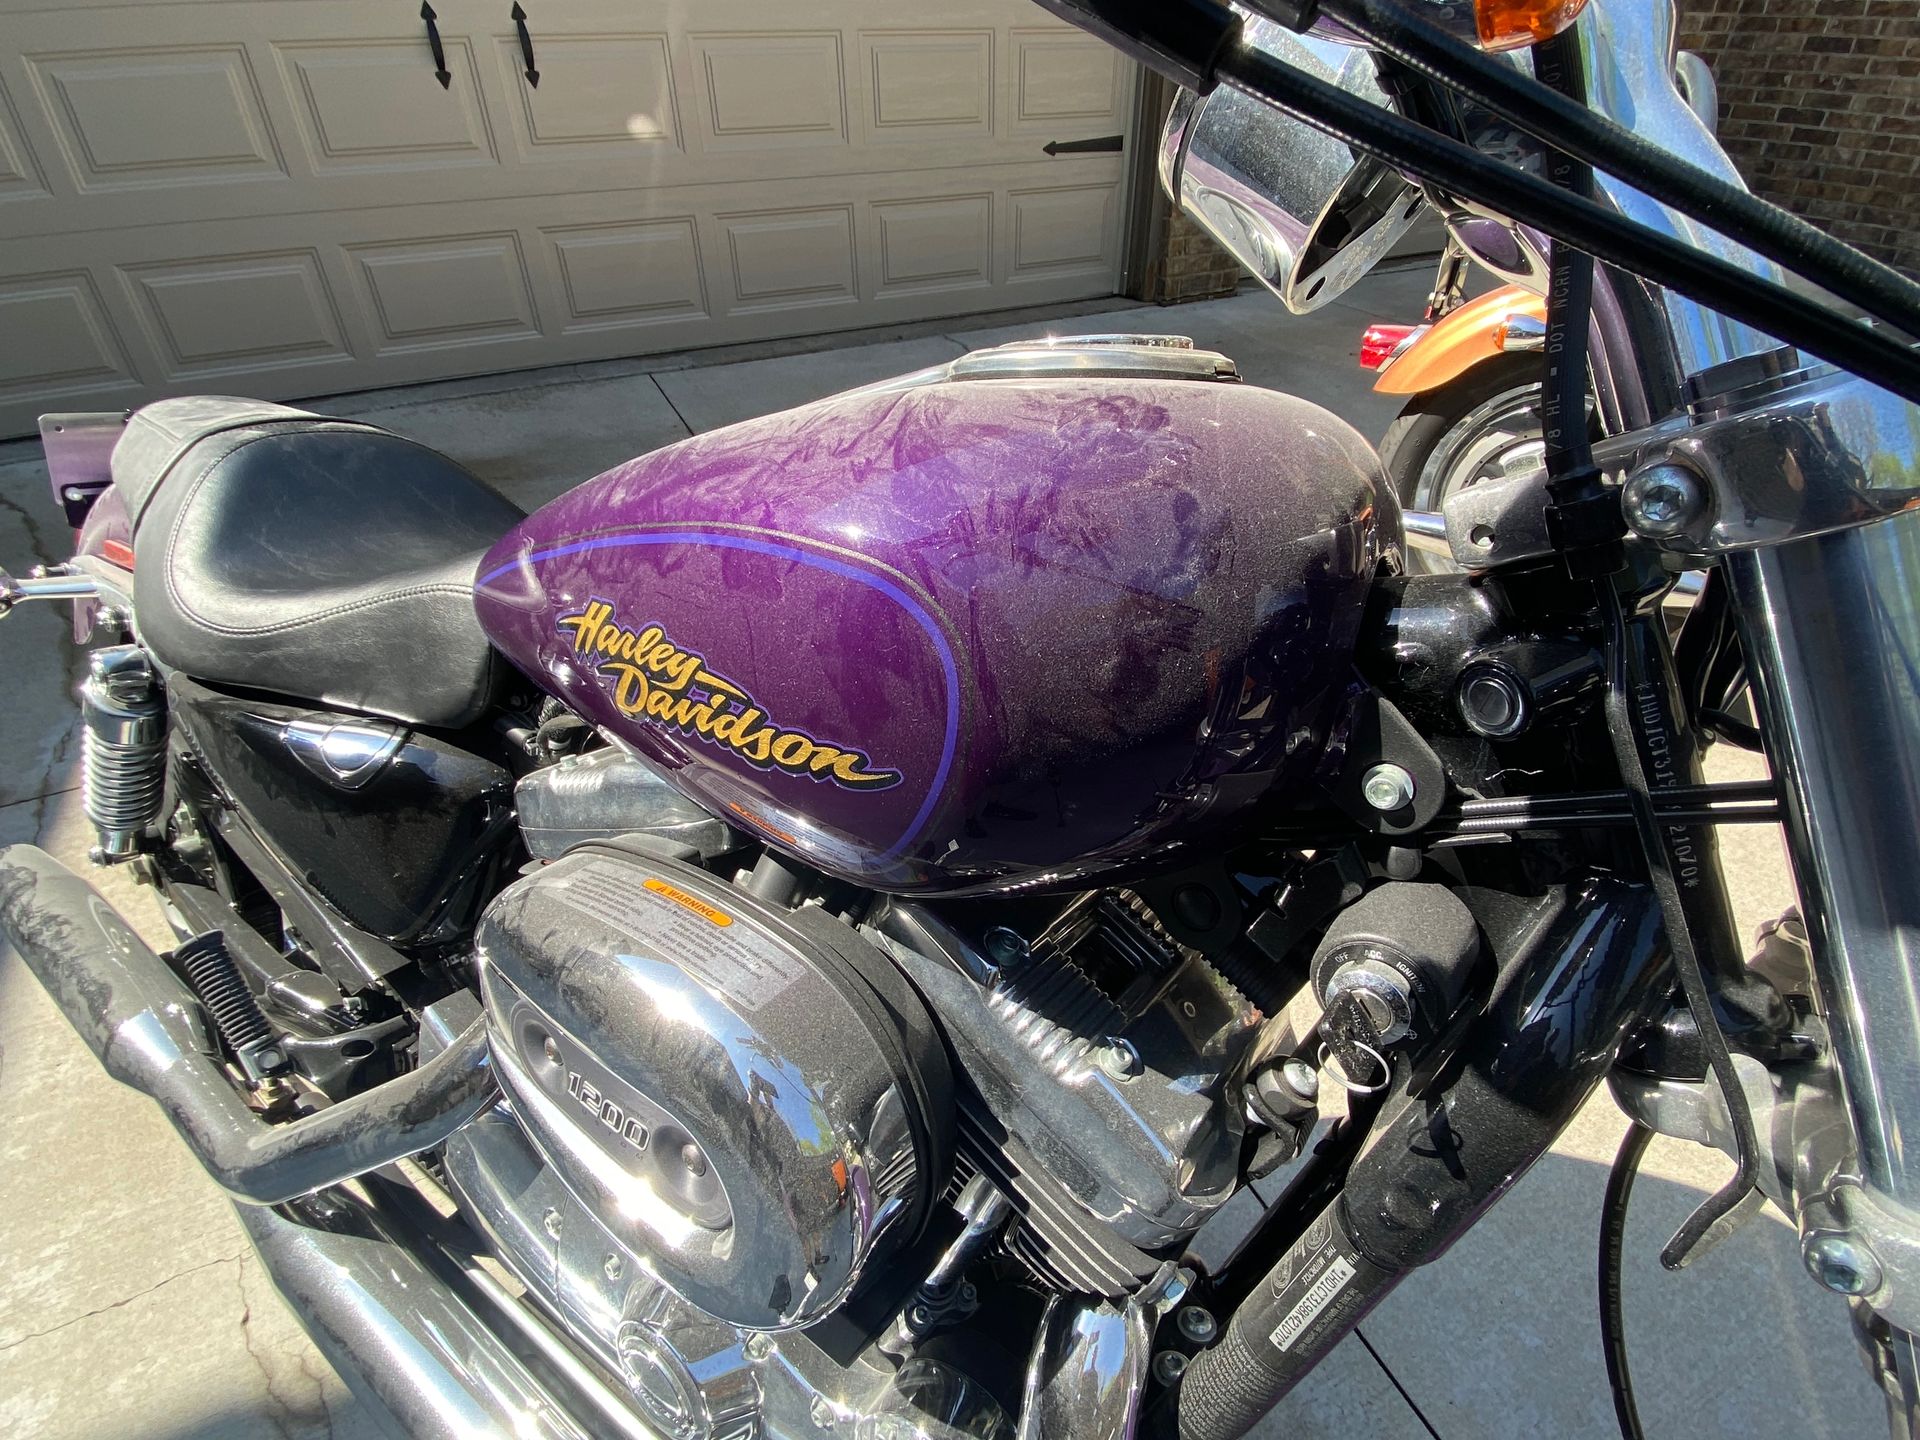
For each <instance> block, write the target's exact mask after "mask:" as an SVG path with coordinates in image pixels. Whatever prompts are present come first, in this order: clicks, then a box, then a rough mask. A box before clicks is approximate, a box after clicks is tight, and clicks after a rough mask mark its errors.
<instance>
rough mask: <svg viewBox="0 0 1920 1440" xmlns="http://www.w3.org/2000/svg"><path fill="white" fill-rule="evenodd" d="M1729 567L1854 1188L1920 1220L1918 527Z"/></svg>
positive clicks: (1842, 535) (1859, 535)
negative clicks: (1857, 1177)
mask: <svg viewBox="0 0 1920 1440" xmlns="http://www.w3.org/2000/svg"><path fill="white" fill-rule="evenodd" d="M1726 565H1727V570H1728V575H1729V577H1730V579H1731V580H1732V582H1733V593H1734V598H1735V602H1736V605H1737V607H1738V614H1739V622H1740V625H1741V630H1742V640H1743V642H1744V644H1745V646H1746V653H1747V659H1748V665H1749V668H1750V670H1751V672H1752V674H1751V679H1752V682H1753V687H1754V692H1755V695H1756V699H1757V704H1758V706H1759V709H1760V714H1761V721H1762V725H1761V728H1762V731H1763V732H1764V734H1765V735H1766V737H1767V747H1768V754H1769V758H1770V759H1771V760H1772V762H1773V767H1774V773H1775V775H1776V776H1777V777H1778V780H1779V783H1780V788H1781V800H1782V805H1783V809H1784V812H1785V815H1786V823H1787V838H1788V841H1789V848H1790V850H1791V853H1792V857H1793V868H1794V875H1795V879H1796V880H1797V882H1798V885H1799V890H1800V896H1801V902H1802V905H1803V907H1804V909H1805V911H1806V917H1805V918H1806V922H1807V931H1808V935H1809V937H1810V938H1811V940H1812V942H1813V951H1814V970H1815V975H1816V977H1817V981H1818V984H1819V986H1820V990H1821V997H1820V998H1821V1001H1822V1003H1823V1005H1824V1007H1825V1010H1826V1015H1827V1023H1828V1025H1829V1027H1830V1029H1831V1032H1832V1036H1833V1046H1834V1058H1835V1060H1836V1061H1837V1063H1838V1065H1839V1069H1840V1072H1841V1074H1842V1076H1843V1077H1844V1083H1845V1086H1846V1092H1847V1097H1846V1098H1847V1106H1848V1109H1849V1110H1850V1112H1851V1116H1852V1120H1853V1125H1854V1130H1855V1134H1856V1136H1857V1139H1858V1144H1859V1163H1860V1168H1861V1172H1862V1178H1863V1179H1864V1181H1865V1184H1866V1188H1867V1189H1868V1190H1869V1191H1872V1192H1875V1193H1877V1194H1878V1195H1879V1196H1880V1197H1882V1198H1884V1199H1886V1200H1889V1201H1892V1202H1893V1203H1895V1204H1896V1205H1898V1206H1901V1207H1903V1208H1905V1209H1909V1210H1911V1209H1920V513H1915V512H1909V513H1907V514H1905V515H1901V516H1898V517H1896V518H1894V519H1891V520H1885V521H1882V522H1880V523H1878V524H1874V525H1866V526H1862V527H1859V528H1856V529H1852V530H1843V531H1840V532H1838V533H1835V534H1831V535H1823V536H1819V537H1817V538H1814V539H1810V540H1800V541H1795V542H1793V543H1791V544H1787V545H1780V546H1775V547H1771V548H1767V549H1761V550H1753V551H1747V552H1743V553H1740V554H1736V555H1730V556H1728V557H1727V560H1726Z"/></svg>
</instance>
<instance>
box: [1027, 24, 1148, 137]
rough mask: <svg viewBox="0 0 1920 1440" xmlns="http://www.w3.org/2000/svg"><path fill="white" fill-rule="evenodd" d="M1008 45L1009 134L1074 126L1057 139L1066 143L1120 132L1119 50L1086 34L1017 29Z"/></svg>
mask: <svg viewBox="0 0 1920 1440" xmlns="http://www.w3.org/2000/svg"><path fill="white" fill-rule="evenodd" d="M1009 42H1010V45H1011V48H1012V66H1011V72H1012V74H1011V79H1012V92H1013V93H1012V117H1011V120H1012V127H1013V128H1014V129H1015V130H1017V131H1022V132H1026V133H1033V134H1038V133H1040V132H1042V131H1046V132H1049V133H1052V132H1057V131H1058V130H1059V128H1060V127H1061V126H1063V125H1065V126H1068V127H1079V128H1078V129H1077V130H1076V133H1075V134H1061V135H1057V138H1059V139H1062V140H1070V139H1075V138H1078V136H1079V135H1080V134H1086V135H1093V134H1100V133H1110V132H1111V131H1113V130H1119V129H1121V128H1123V127H1122V125H1121V121H1122V119H1123V118H1124V111H1123V105H1124V100H1125V94H1126V86H1125V69H1124V66H1123V64H1122V61H1121V58H1120V52H1119V51H1117V50H1115V49H1113V47H1112V46H1109V45H1104V44H1102V43H1101V42H1100V41H1098V40H1096V39H1094V38H1093V37H1092V36H1091V35H1084V34H1082V33H1080V32H1079V31H1077V30H1062V29H1055V28H1052V27H1049V28H1045V29H1040V28H1024V27H1023V28H1017V29H1015V30H1013V31H1012V33H1011V35H1010V36H1009ZM1102 126H1105V127H1107V130H1106V131H1104V132H1103V131H1102V130H1101V129H1100V127H1102Z"/></svg>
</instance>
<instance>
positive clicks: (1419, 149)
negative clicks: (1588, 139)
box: [1219, 45, 1920, 404]
mask: <svg viewBox="0 0 1920 1440" xmlns="http://www.w3.org/2000/svg"><path fill="white" fill-rule="evenodd" d="M1219 73H1220V76H1221V78H1223V79H1225V80H1227V81H1229V82H1230V83H1232V84H1233V85H1234V86H1235V87H1237V88H1238V89H1241V90H1244V91H1246V92H1247V93H1248V94H1250V95H1252V96H1254V97H1255V98H1256V99H1259V100H1264V101H1265V102H1266V103H1268V104H1269V105H1272V106H1273V107H1274V108H1275V109H1278V110H1280V111H1282V112H1284V113H1285V114H1288V115H1291V116H1293V117H1294V118H1295V119H1298V120H1304V121H1305V122H1306V123H1307V124H1309V125H1312V126H1313V127H1314V128H1315V129H1317V130H1322V131H1324V132H1326V133H1327V134H1329V135H1332V136H1333V137H1334V138H1336V139H1338V140H1342V141H1345V142H1346V143H1347V144H1348V145H1350V146H1352V147H1353V148H1354V149H1355V150H1358V151H1360V152H1361V153H1363V154H1366V155H1371V156H1374V157H1375V158H1376V159H1379V160H1382V161H1384V162H1386V163H1387V164H1389V165H1392V166H1394V167H1395V168H1396V169H1399V170H1403V171H1406V172H1407V173H1409V174H1411V175H1414V176H1417V177H1418V178H1420V179H1422V180H1426V181H1429V182H1431V183H1433V184H1435V185H1438V186H1440V187H1441V188H1442V189H1445V190H1448V191H1451V192H1452V193H1454V194H1457V195H1461V196H1464V197H1466V198H1468V199H1471V200H1477V201H1479V202H1481V203H1482V204H1484V205H1489V206H1491V207H1492V208H1493V209H1495V210H1497V211H1499V212H1500V213H1501V214H1503V215H1506V216H1508V217H1510V218H1511V219H1513V220H1515V221H1517V222H1519V223H1521V224H1524V225H1531V226H1534V227H1535V228H1537V229H1540V230H1544V231H1545V232H1546V233H1547V234H1549V235H1551V236H1552V237H1553V238H1554V239H1555V240H1556V241H1562V242H1565V243H1566V244H1569V245H1572V246H1574V247H1575V248H1576V249H1579V250H1583V251H1585V252H1586V253H1587V254H1589V255H1592V256H1593V257H1594V258H1595V259H1597V260H1602V261H1605V262H1606V263H1607V264H1609V265H1615V266H1618V267H1619V268H1621V269H1623V270H1631V271H1633V272H1635V273H1636V274H1644V275H1648V276H1650V277H1651V278H1653V279H1654V280H1656V281H1658V282H1659V283H1660V284H1662V285H1665V286H1667V287H1669V288H1670V289H1673V290H1675V291H1677V292H1679V293H1680V294H1682V295H1685V296H1687V297H1688V298H1690V299H1692V300H1694V301H1697V302H1698V303H1699V304H1702V305H1705V306H1707V307H1709V308H1710V309H1713V310H1717V311H1719V312H1721V313H1722V314H1724V315H1728V316H1730V317H1732V318H1733V319H1735V320H1738V321H1740V322H1742V323H1743V324H1747V325H1751V326H1753V327H1754V328H1755V329H1758V330H1761V331H1764V332H1765V333H1767V334H1769V335H1773V336H1776V337H1778V338H1780V339H1781V340H1784V341H1786V342H1787V343H1789V344H1792V345H1796V346H1798V347H1800V348H1801V349H1802V350H1804V351H1806V352H1807V353H1808V354H1809V355H1813V356H1816V357H1818V358H1819V359H1822V360H1826V361H1828V362H1830V363H1831V364H1834V365H1837V366H1839V367H1840V368H1841V369H1843V370H1847V371H1850V372H1852V373H1854V374H1856V375H1858V376H1860V377H1861V378H1862V379H1864V380H1867V381H1869V382H1871V383H1872V384H1875V385H1880V386H1883V387H1885V388H1886V389H1888V390H1890V391H1892V392H1893V393H1895V394H1896V395H1899V396H1901V397H1902V398H1903V399H1906V400H1911V401H1913V402H1914V403H1915V404H1920V357H1916V355H1915V354H1914V353H1913V352H1912V351H1911V350H1909V349H1908V348H1907V347H1906V346H1905V345H1903V344H1901V343H1900V342H1899V341H1897V340H1895V339H1893V338H1892V337H1891V336H1889V335H1886V334H1884V333H1881V332H1879V331H1875V330H1870V329H1867V328H1866V327H1864V326H1862V325H1860V324H1859V323H1857V322H1856V321H1853V320H1849V319H1847V318H1846V317H1845V316H1842V315H1839V314H1837V313H1835V312H1834V311H1832V310H1830V309H1828V308H1827V307H1826V306H1824V305H1821V304H1819V303H1817V302H1816V301H1813V300H1810V299H1808V298H1807V297H1805V296H1804V295H1800V294H1798V293H1796V292H1795V291H1792V290H1789V289H1788V288H1787V287H1786V286H1784V285H1777V284H1774V283H1773V282H1772V281H1768V280H1762V279H1760V278H1759V277H1758V276H1755V275H1753V274H1751V273H1749V272H1748V271H1745V270H1742V269H1741V268H1740V267H1739V266H1737V265H1733V264H1729V263H1728V262H1727V261H1725V260H1722V259H1720V258H1719V257H1718V256H1714V255H1708V254H1706V253H1705V252H1703V251H1700V250H1696V249H1694V248H1693V247H1692V246H1691V245H1688V244H1686V243H1685V242H1684V241H1681V240H1677V239H1675V238H1674V237H1672V236H1670V235H1662V234H1660V233H1659V232H1657V231H1654V230H1650V229H1648V228H1647V227H1646V226H1644V225H1640V224H1636V223H1634V222H1632V221H1629V220H1626V219H1624V218H1623V217H1622V216H1620V215H1617V214H1615V213H1614V212H1613V211H1611V210H1608V209H1606V208H1604V207H1602V206H1600V205H1598V204H1596V203H1594V202H1593V201H1591V200H1585V199H1581V198H1578V197H1576V196H1573V195H1569V194H1568V193H1567V192H1566V191H1564V190H1561V189H1559V188H1558V187H1556V186H1554V185H1551V184H1549V183H1548V182H1546V181H1544V180H1541V179H1539V178H1538V177H1536V176H1532V175H1528V174H1525V173H1524V172H1522V171H1519V170H1516V169H1514V168H1513V167H1512V166H1509V165H1504V164H1501V163H1499V162H1497V161H1494V160H1491V159H1489V158H1488V157H1487V156H1485V155H1482V154H1481V153H1480V152H1479V151H1478V150H1475V149H1473V148H1472V147H1471V146H1468V145H1463V144H1461V143H1460V142H1459V141H1457V140H1451V139H1448V138H1447V137H1446V136H1444V135H1439V134H1436V133H1435V132H1433V131H1432V130H1429V129H1427V128H1426V127H1425V126H1422V125H1416V124H1414V123H1413V122H1412V121H1410V120H1405V119H1402V118H1401V117H1400V116H1398V115H1395V114H1393V113H1391V112H1390V111H1387V110H1383V109H1382V108H1381V107H1379V106H1378V105H1374V104H1371V103H1369V102H1368V101H1365V100H1361V99H1358V98H1357V97H1355V96H1354V95H1352V94H1351V93H1350V92H1348V91H1345V90H1342V89H1341V88H1340V87H1339V86H1337V85H1332V84H1329V83H1328V82H1326V81H1324V80H1321V79H1319V78H1318V77H1316V76H1313V75H1309V74H1307V73H1306V72H1305V71H1302V70H1298V69H1296V68H1294V67H1293V66H1291V65H1286V64H1283V63H1282V62H1280V61H1278V60H1275V59H1274V58H1273V57H1272V56H1270V55H1265V54H1262V53H1261V52H1260V51H1258V50H1253V49H1250V48H1248V47H1247V46H1245V45H1240V46H1237V47H1235V48H1233V49H1232V50H1230V51H1229V52H1228V53H1227V55H1226V56H1225V57H1224V58H1223V59H1222V60H1221V62H1220V67H1219ZM1809 278H1812V279H1815V280H1816V282H1818V281H1819V276H1818V274H1814V275H1812V276H1810V277H1809Z"/></svg>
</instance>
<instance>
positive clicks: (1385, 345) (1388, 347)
mask: <svg viewBox="0 0 1920 1440" xmlns="http://www.w3.org/2000/svg"><path fill="white" fill-rule="evenodd" d="M1419 328H1421V327H1419V326H1418V325H1369V326H1368V327H1367V328H1366V330H1365V331H1364V332H1363V333H1362V334H1361V336H1360V368H1361V369H1362V370H1378V369H1380V367H1381V366H1383V365H1385V364H1386V363H1387V362H1388V361H1389V360H1391V359H1392V358H1393V352H1394V351H1396V350H1398V349H1399V348H1400V345H1401V343H1402V342H1403V341H1404V340H1405V339H1406V338H1407V337H1408V336H1409V335H1411V334H1413V332H1414V331H1415V330H1418V329H1419Z"/></svg>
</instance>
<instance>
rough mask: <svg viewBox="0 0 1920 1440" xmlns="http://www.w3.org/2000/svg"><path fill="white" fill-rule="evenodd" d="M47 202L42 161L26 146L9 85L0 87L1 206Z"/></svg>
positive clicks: (1, 84)
mask: <svg viewBox="0 0 1920 1440" xmlns="http://www.w3.org/2000/svg"><path fill="white" fill-rule="evenodd" d="M48 198H49V196H48V193H47V182H46V181H45V180H44V179H43V178H42V177H41V171H40V164H39V161H38V160H37V159H36V158H35V156H34V153H33V151H32V150H31V149H30V148H29V147H28V145H27V139H26V133H25V132H24V131H23V130H22V129H21V128H20V117H19V114H18V112H16V111H15V110H14V108H13V99H12V97H11V96H10V95H8V94H7V87H6V85H5V84H4V83H0V205H4V204H5V203H6V202H7V201H9V200H45V199H48ZM13 213H15V214H17V213H18V212H17V211H16V212H13Z"/></svg>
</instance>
